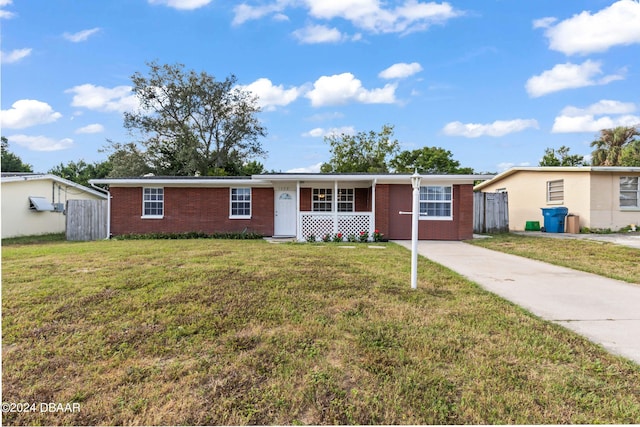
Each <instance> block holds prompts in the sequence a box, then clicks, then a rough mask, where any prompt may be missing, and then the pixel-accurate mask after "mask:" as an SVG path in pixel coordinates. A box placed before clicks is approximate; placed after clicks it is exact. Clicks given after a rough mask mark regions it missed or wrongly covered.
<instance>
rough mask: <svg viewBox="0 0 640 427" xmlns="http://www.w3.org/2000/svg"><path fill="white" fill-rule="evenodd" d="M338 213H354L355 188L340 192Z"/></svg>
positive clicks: (340, 190) (342, 189) (343, 189)
mask: <svg viewBox="0 0 640 427" xmlns="http://www.w3.org/2000/svg"><path fill="white" fill-rule="evenodd" d="M337 199H338V200H337V201H338V212H353V200H354V199H353V188H341V189H339V190H338V197H337Z"/></svg>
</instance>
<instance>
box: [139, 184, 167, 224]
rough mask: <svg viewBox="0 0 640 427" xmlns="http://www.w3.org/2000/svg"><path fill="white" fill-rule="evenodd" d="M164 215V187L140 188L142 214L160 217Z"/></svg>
mask: <svg viewBox="0 0 640 427" xmlns="http://www.w3.org/2000/svg"><path fill="white" fill-rule="evenodd" d="M163 215H164V188H154V187H145V188H143V189H142V216H143V217H150V218H162V216H163Z"/></svg>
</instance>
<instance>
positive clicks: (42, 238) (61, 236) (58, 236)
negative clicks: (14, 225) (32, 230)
mask: <svg viewBox="0 0 640 427" xmlns="http://www.w3.org/2000/svg"><path fill="white" fill-rule="evenodd" d="M66 240H67V236H66V234H65V233H49V234H38V235H35V236H20V237H10V238H7V239H2V246H7V245H32V244H41V243H55V242H66Z"/></svg>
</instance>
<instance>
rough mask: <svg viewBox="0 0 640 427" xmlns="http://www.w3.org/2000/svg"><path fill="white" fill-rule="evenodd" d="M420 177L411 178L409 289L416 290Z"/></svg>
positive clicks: (413, 176)
mask: <svg viewBox="0 0 640 427" xmlns="http://www.w3.org/2000/svg"><path fill="white" fill-rule="evenodd" d="M421 180H422V177H421V176H420V175H419V174H418V170H417V169H416V171H415V173H414V174H413V175H412V176H411V187H412V188H413V207H412V208H411V289H417V288H418V216H419V215H420V181H421Z"/></svg>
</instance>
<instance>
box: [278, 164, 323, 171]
mask: <svg viewBox="0 0 640 427" xmlns="http://www.w3.org/2000/svg"><path fill="white" fill-rule="evenodd" d="M322 164H323V163H322V162H320V163H316V164H315V165H311V166H307V167H303V168H294V169H289V170H288V171H287V173H320V168H321V167H322Z"/></svg>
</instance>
